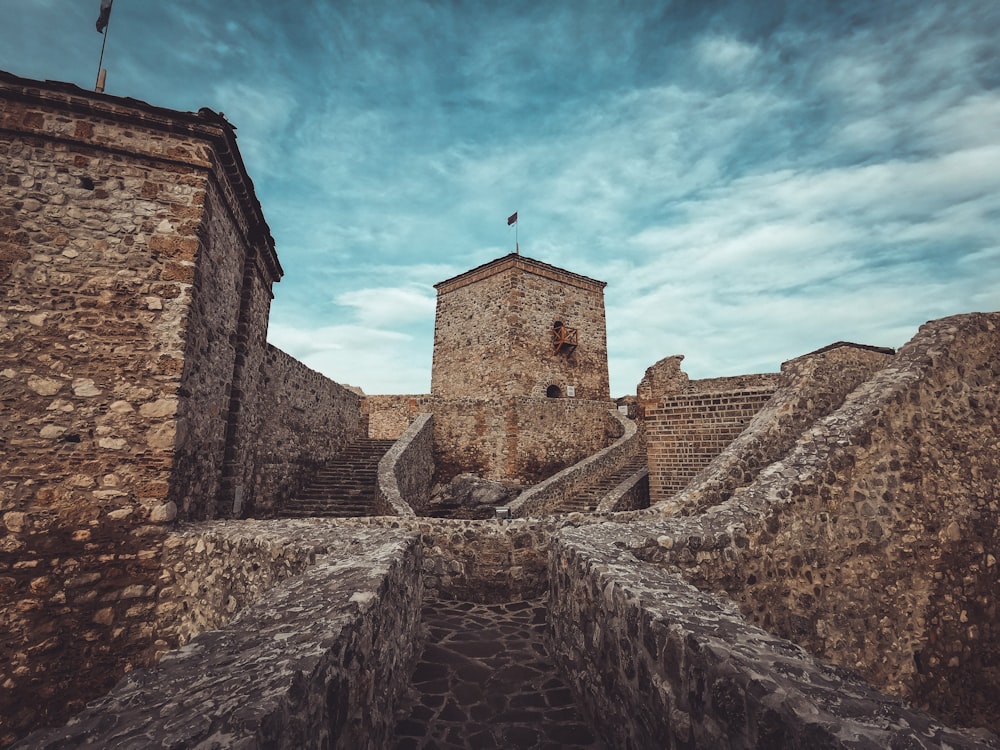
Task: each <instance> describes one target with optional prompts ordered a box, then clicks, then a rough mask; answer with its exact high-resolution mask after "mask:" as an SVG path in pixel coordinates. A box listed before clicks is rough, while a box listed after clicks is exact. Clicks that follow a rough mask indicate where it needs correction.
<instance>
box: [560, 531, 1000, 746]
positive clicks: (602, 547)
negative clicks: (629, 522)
mask: <svg viewBox="0 0 1000 750" xmlns="http://www.w3.org/2000/svg"><path fill="white" fill-rule="evenodd" d="M627 534H628V531H627V527H624V528H623V527H618V528H614V527H613V526H612V525H610V524H609V525H606V526H601V527H591V528H588V529H577V530H568V531H564V532H560V533H559V534H558V535H557V537H556V538H555V539H554V540H553V550H552V554H551V556H550V567H549V576H550V581H551V591H550V595H549V613H550V625H551V628H552V630H551V638H550V641H549V647H550V652H551V653H552V654H553V655H554V658H555V660H556V662H557V663H558V664H559V665H560V667H561V668H562V671H563V673H564V674H565V675H566V677H567V679H568V680H569V681H570V683H571V686H572V688H573V690H574V692H575V693H576V695H577V696H578V697H579V698H580V699H581V700H582V702H583V705H584V706H585V707H586V709H587V711H588V713H589V714H590V715H591V716H595V717H599V722H598V726H599V728H600V731H601V732H602V734H603V739H604V741H605V742H606V743H607V744H608V746H609V747H635V748H646V747H649V748H652V747H675V748H682V747H683V748H707V747H711V748H747V747H759V748H785V747H802V748H820V747H822V748H854V749H855V750H883V749H884V748H890V747H891V748H903V747H908V748H932V747H933V748H939V747H950V748H954V749H955V750H959V748H961V749H963V750H972V749H973V748H984V747H997V743H996V741H995V740H996V738H991V737H990V736H989V735H988V734H987V733H983V732H959V731H956V730H953V729H951V728H949V727H947V726H944V725H942V724H941V723H940V722H938V721H936V720H934V719H933V718H932V717H931V716H929V715H927V714H925V713H922V712H920V711H918V710H915V709H913V708H912V707H910V706H908V705H906V704H905V703H903V702H902V701H901V700H898V699H894V698H890V697H887V696H885V695H881V694H879V693H878V692H877V691H875V690H874V689H873V688H872V687H871V686H869V685H868V684H866V683H865V682H864V681H862V680H860V679H859V678H858V677H857V676H856V675H854V674H852V673H850V672H849V671H848V670H841V669H838V668H836V667H832V666H831V665H828V664H823V663H821V662H819V661H817V660H815V659H814V658H813V657H811V656H810V655H808V654H807V653H806V652H805V651H803V650H802V649H801V648H798V647H797V646H795V645H794V644H792V643H789V642H788V641H783V640H780V639H778V638H775V637H774V636H772V635H771V634H769V633H767V632H765V631H764V630H761V629H759V628H757V627H753V626H751V625H748V624H747V623H746V622H745V621H744V620H743V618H742V617H741V615H740V613H739V611H738V610H737V609H736V607H734V606H733V605H732V604H730V603H728V602H724V601H722V600H720V599H718V598H716V597H713V596H709V595H706V594H704V593H702V592H700V591H698V590H697V589H695V588H694V587H693V586H691V585H689V584H688V583H686V582H684V580H683V579H682V578H681V577H680V576H679V575H676V574H673V573H670V572H668V571H666V570H662V569H659V568H655V567H653V566H652V565H648V564H643V563H641V562H640V561H639V560H637V559H636V558H635V557H634V556H633V555H632V554H630V553H629V552H628V551H626V550H625V549H622V547H625V546H626V545H625V544H623V543H622V539H623V538H624V537H625V536H626V535H627Z"/></svg>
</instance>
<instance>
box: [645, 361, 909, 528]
mask: <svg viewBox="0 0 1000 750" xmlns="http://www.w3.org/2000/svg"><path fill="white" fill-rule="evenodd" d="M891 360H892V351H891V350H886V349H875V348H873V347H867V346H859V345H857V344H846V343H843V342H841V343H840V344H837V345H834V346H831V347H827V348H825V349H822V350H820V351H818V352H814V353H812V354H807V355H804V356H802V357H797V358H796V359H793V360H790V361H788V362H785V363H783V364H782V365H781V375H780V377H779V379H778V388H777V390H776V391H775V392H774V395H773V396H772V397H771V398H770V400H769V401H768V402H767V403H766V404H765V405H764V407H763V408H761V409H760V411H758V412H757V414H756V415H755V416H754V417H753V419H751V420H750V423H749V424H748V425H747V427H746V429H745V430H744V431H743V432H742V433H740V435H739V436H738V437H737V438H736V439H735V440H733V441H732V442H731V443H730V444H729V445H728V446H727V447H726V449H725V450H724V451H723V452H722V453H721V454H720V455H718V456H717V457H716V458H715V459H713V460H712V462H711V463H710V464H709V465H708V466H706V467H705V468H704V469H703V470H702V471H700V472H699V473H698V474H697V476H695V478H694V479H692V480H691V481H690V483H688V485H687V486H686V487H685V488H684V489H683V490H682V491H680V492H678V493H677V494H675V495H673V496H671V497H669V498H667V499H666V500H665V501H663V502H661V503H660V505H659V506H658V507H657V508H656V511H658V512H662V513H665V514H668V515H695V514H697V513H701V512H702V511H704V510H705V509H706V508H710V507H712V506H713V505H718V504H719V503H722V502H725V501H726V500H728V499H729V498H730V497H731V496H732V495H733V493H734V492H736V491H737V489H738V488H740V487H745V486H746V485H748V484H750V483H751V482H752V481H753V480H754V479H756V478H757V475H758V474H759V473H760V471H761V470H762V469H764V468H766V467H767V466H769V465H770V464H772V463H774V462H775V461H777V460H778V459H780V458H782V457H783V456H784V455H785V454H786V453H787V452H788V451H789V450H790V449H791V448H792V446H793V445H795V441H796V440H798V438H799V437H800V436H801V435H802V433H803V432H805V430H806V429H808V428H809V427H811V426H812V425H813V424H814V423H815V422H816V420H818V419H820V418H821V417H825V416H826V415H828V414H830V413H831V412H833V411H834V410H836V409H837V408H839V407H840V406H841V404H843V403H844V399H845V398H847V395H848V394H849V393H850V392H851V391H853V390H854V389H855V388H857V387H858V386H859V385H861V384H862V383H864V382H865V381H867V380H868V379H869V378H870V377H871V376H872V375H873V374H874V373H876V372H877V371H878V370H880V369H881V368H883V367H885V366H886V365H887V364H888V363H889V362H890V361H891Z"/></svg>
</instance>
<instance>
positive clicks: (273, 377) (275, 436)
mask: <svg viewBox="0 0 1000 750" xmlns="http://www.w3.org/2000/svg"><path fill="white" fill-rule="evenodd" d="M257 380H259V383H260V385H259V386H258V391H259V395H258V398H257V399H256V402H255V403H253V404H249V405H248V408H247V410H248V411H250V412H251V413H252V415H253V420H254V423H255V425H256V427H255V429H254V430H253V431H252V432H251V433H250V434H248V435H247V437H246V439H247V442H248V445H249V458H248V466H250V467H252V474H251V475H250V477H249V479H248V480H247V482H248V487H249V490H248V492H247V493H246V500H245V502H244V503H243V505H244V511H245V513H246V514H247V515H256V516H264V517H267V516H270V515H272V514H273V513H274V511H275V509H276V508H278V507H280V505H281V503H282V501H284V500H287V499H288V498H290V497H292V496H294V494H295V493H296V492H297V491H298V490H299V489H301V486H302V483H303V482H304V481H306V479H307V478H308V477H309V476H311V475H312V473H313V471H315V469H316V468H318V467H319V466H321V465H322V464H324V463H326V462H327V461H329V460H330V459H331V458H332V457H333V456H335V455H336V454H337V453H338V452H340V451H341V450H342V449H343V448H345V447H346V446H347V445H348V444H349V443H351V442H353V441H354V440H356V439H358V438H361V437H364V436H365V435H366V434H367V432H368V430H367V425H366V424H365V419H364V417H363V415H362V414H361V396H359V395H358V394H356V393H354V392H353V391H350V390H348V389H347V388H345V387H344V386H342V385H339V384H338V383H335V382H333V381H332V380H330V379H329V378H327V377H325V376H323V375H320V374H319V373H318V372H315V371H314V370H310V369H309V368H308V367H306V366H305V365H304V364H302V363H301V362H299V361H298V360H296V359H293V358H292V357H291V356H289V355H288V354H285V352H283V351H281V350H280V349H277V348H275V347H273V346H270V345H268V347H267V350H266V357H265V359H264V363H263V367H262V368H261V372H260V374H259V375H258V376H257Z"/></svg>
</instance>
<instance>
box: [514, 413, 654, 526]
mask: <svg viewBox="0 0 1000 750" xmlns="http://www.w3.org/2000/svg"><path fill="white" fill-rule="evenodd" d="M608 414H609V415H610V416H611V418H612V419H613V420H615V421H616V422H618V425H619V429H620V430H621V436H620V437H619V438H618V439H617V440H616V441H615V442H614V443H612V444H611V445H609V446H608V447H607V448H604V449H602V450H600V451H598V452H596V453H593V454H592V455H589V456H587V457H586V458H584V459H583V460H581V461H578V462H577V463H575V464H573V465H572V466H569V467H567V468H565V469H563V470H562V471H560V472H559V473H558V474H554V475H553V476H551V477H549V478H548V479H544V480H542V481H541V482H539V483H538V484H536V485H534V486H533V487H530V488H528V489H527V490H525V491H524V492H522V493H521V494H520V495H518V496H517V497H516V498H515V499H514V500H513V501H512V502H511V503H510V506H509V507H510V512H511V515H513V516H518V517H522V516H543V515H546V514H548V513H550V512H552V511H553V509H555V508H556V507H558V506H559V505H561V504H562V503H563V502H564V501H565V500H566V498H567V497H569V496H570V495H572V494H573V493H574V492H576V491H577V490H579V489H581V488H583V487H587V486H589V485H592V484H594V483H595V482H598V481H600V480H601V479H604V478H605V477H607V476H609V475H611V474H613V473H614V472H615V471H617V470H618V469H620V468H621V467H622V466H624V465H625V464H627V463H628V462H629V461H631V460H632V459H633V458H635V457H636V456H638V455H640V454H641V452H642V451H643V450H644V447H645V444H644V443H643V439H642V435H641V434H640V433H639V430H638V428H637V427H636V424H635V422H633V421H632V420H631V419H628V418H626V417H623V416H621V415H620V414H619V413H618V410H617V409H609V410H608Z"/></svg>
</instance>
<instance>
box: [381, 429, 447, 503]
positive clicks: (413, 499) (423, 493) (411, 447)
mask: <svg viewBox="0 0 1000 750" xmlns="http://www.w3.org/2000/svg"><path fill="white" fill-rule="evenodd" d="M433 477H434V415H432V414H421V415H420V416H418V417H417V418H416V419H415V420H414V421H413V424H411V425H410V426H409V427H408V428H407V429H406V430H404V431H403V434H402V435H400V437H399V440H397V441H396V442H395V443H394V444H393V446H392V447H391V448H390V449H389V450H388V452H387V453H386V454H385V455H384V456H383V457H382V459H381V460H380V461H379V465H378V485H377V488H376V492H375V503H376V507H377V508H378V509H379V512H380V514H381V515H389V516H399V515H403V516H411V515H414V514H415V513H422V512H423V510H424V509H425V508H426V507H427V503H428V500H429V497H430V492H431V482H432V480H433Z"/></svg>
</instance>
